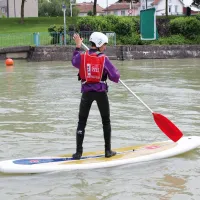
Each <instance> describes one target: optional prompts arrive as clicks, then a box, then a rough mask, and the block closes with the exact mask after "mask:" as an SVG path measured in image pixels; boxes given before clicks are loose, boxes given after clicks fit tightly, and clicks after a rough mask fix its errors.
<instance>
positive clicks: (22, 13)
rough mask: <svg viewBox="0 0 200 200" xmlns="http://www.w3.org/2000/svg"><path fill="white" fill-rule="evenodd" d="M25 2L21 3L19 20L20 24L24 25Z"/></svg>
mask: <svg viewBox="0 0 200 200" xmlns="http://www.w3.org/2000/svg"><path fill="white" fill-rule="evenodd" d="M25 1H26V0H22V3H21V20H20V23H21V24H23V23H24V4H25Z"/></svg>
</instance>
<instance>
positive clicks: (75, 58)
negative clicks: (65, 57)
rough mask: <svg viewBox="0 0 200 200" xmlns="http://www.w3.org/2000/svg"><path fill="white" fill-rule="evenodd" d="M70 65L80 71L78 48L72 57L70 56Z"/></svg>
mask: <svg viewBox="0 0 200 200" xmlns="http://www.w3.org/2000/svg"><path fill="white" fill-rule="evenodd" d="M72 65H73V66H74V67H76V68H78V69H80V66H81V54H80V48H76V49H75V51H74V53H73V56H72Z"/></svg>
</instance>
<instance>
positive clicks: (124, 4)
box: [104, 2, 140, 11]
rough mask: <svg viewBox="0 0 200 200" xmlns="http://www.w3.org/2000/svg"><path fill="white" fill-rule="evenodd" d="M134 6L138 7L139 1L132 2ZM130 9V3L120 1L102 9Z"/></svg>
mask: <svg viewBox="0 0 200 200" xmlns="http://www.w3.org/2000/svg"><path fill="white" fill-rule="evenodd" d="M133 6H134V7H139V6H140V3H133ZM128 9H130V3H127V2H122V3H114V4H111V5H110V6H108V7H107V8H105V9H104V11H113V10H128Z"/></svg>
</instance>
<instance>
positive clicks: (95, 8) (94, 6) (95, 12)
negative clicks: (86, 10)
mask: <svg viewBox="0 0 200 200" xmlns="http://www.w3.org/2000/svg"><path fill="white" fill-rule="evenodd" d="M93 15H97V0H94V5H93Z"/></svg>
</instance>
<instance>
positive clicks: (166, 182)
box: [157, 174, 186, 200]
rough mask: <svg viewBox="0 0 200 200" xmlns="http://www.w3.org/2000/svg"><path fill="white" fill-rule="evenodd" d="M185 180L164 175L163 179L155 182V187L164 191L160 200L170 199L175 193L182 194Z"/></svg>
mask: <svg viewBox="0 0 200 200" xmlns="http://www.w3.org/2000/svg"><path fill="white" fill-rule="evenodd" d="M185 179H186V178H185ZM185 179H183V178H180V177H176V176H172V175H168V174H165V175H164V177H163V179H161V180H160V181H158V182H157V185H158V186H159V187H164V188H165V191H166V194H165V195H164V196H162V197H161V198H160V200H168V199H172V197H174V195H176V194H177V193H178V194H183V193H184V192H185V190H186V185H185V184H186V180H185Z"/></svg>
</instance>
